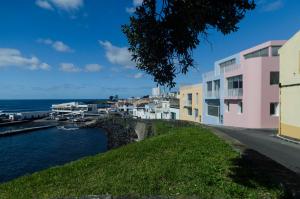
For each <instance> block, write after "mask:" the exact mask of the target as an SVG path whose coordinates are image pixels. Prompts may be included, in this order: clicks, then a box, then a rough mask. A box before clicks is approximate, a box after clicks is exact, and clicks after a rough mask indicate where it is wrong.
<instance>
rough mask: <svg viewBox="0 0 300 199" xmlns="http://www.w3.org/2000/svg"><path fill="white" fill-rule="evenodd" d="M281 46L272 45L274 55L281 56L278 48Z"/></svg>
mask: <svg viewBox="0 0 300 199" xmlns="http://www.w3.org/2000/svg"><path fill="white" fill-rule="evenodd" d="M279 48H281V46H272V56H274V57H276V56H279V54H278V50H279Z"/></svg>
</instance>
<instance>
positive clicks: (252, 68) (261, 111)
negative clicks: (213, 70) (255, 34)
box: [224, 41, 284, 128]
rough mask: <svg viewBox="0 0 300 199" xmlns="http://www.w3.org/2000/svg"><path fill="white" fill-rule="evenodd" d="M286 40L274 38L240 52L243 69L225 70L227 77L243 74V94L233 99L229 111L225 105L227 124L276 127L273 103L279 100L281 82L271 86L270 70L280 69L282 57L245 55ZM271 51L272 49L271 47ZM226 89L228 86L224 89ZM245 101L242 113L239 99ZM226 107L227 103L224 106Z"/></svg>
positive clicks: (225, 122) (276, 120) (276, 119)
mask: <svg viewBox="0 0 300 199" xmlns="http://www.w3.org/2000/svg"><path fill="white" fill-rule="evenodd" d="M283 43H284V41H271V42H266V43H264V44H261V45H258V46H256V47H254V48H251V49H248V50H245V51H242V52H241V53H240V65H241V68H240V69H238V70H234V71H231V72H227V73H225V79H226V78H228V77H232V76H236V75H243V96H242V97H241V98H240V99H232V98H230V99H229V98H226V97H225V98H224V103H225V104H226V101H227V100H229V101H230V111H229V112H228V111H227V110H226V108H225V111H224V125H225V126H237V127H245V128H277V127H278V119H279V117H276V116H270V103H271V102H278V101H279V87H278V85H270V72H271V71H279V57H272V55H271V52H269V57H256V58H250V59H244V55H245V54H247V53H249V52H253V51H256V50H259V49H262V48H266V47H271V46H276V45H282V44H283ZM270 50H271V48H270ZM225 89H226V88H225ZM239 100H242V102H243V113H242V114H240V113H238V104H237V102H238V101H239ZM225 107H226V105H225Z"/></svg>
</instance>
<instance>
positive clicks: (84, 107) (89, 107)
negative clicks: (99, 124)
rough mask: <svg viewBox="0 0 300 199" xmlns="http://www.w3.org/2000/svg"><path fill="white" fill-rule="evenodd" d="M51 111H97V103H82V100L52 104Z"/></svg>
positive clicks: (63, 112)
mask: <svg viewBox="0 0 300 199" xmlns="http://www.w3.org/2000/svg"><path fill="white" fill-rule="evenodd" d="M51 109H52V112H54V113H57V114H67V113H87V112H89V113H97V104H84V103H82V102H69V103H62V104H53V105H52V107H51Z"/></svg>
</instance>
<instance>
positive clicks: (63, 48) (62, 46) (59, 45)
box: [52, 41, 72, 52]
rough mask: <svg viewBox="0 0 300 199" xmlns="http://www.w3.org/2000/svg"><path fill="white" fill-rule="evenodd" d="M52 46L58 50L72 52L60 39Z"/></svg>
mask: <svg viewBox="0 0 300 199" xmlns="http://www.w3.org/2000/svg"><path fill="white" fill-rule="evenodd" d="M52 47H53V48H54V49H55V50H57V51H59V52H72V49H71V48H70V47H69V46H67V45H66V44H64V43H63V42H61V41H56V42H54V43H53V44H52Z"/></svg>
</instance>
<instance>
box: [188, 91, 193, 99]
mask: <svg viewBox="0 0 300 199" xmlns="http://www.w3.org/2000/svg"><path fill="white" fill-rule="evenodd" d="M187 96H188V100H189V101H192V100H193V94H192V93H189V94H188V95H187Z"/></svg>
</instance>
